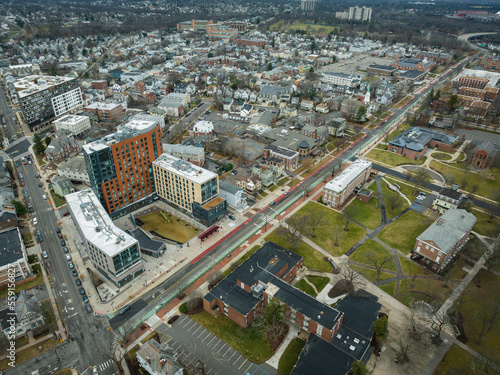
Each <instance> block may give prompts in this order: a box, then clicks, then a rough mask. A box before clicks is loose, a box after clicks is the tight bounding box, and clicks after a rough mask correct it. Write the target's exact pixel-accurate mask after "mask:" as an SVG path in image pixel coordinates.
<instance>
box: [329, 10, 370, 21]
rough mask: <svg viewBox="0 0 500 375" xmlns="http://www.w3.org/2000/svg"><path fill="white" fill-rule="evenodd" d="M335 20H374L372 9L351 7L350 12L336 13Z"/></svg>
mask: <svg viewBox="0 0 500 375" xmlns="http://www.w3.org/2000/svg"><path fill="white" fill-rule="evenodd" d="M335 18H340V19H342V20H349V21H362V22H364V21H371V19H372V8H367V7H362V8H360V7H358V6H355V7H350V8H349V11H345V12H336V13H335Z"/></svg>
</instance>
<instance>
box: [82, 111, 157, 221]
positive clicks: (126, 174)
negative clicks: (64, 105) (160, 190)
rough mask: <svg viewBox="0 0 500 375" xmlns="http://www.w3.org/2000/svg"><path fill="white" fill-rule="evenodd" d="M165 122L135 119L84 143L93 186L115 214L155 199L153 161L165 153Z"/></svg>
mask: <svg viewBox="0 0 500 375" xmlns="http://www.w3.org/2000/svg"><path fill="white" fill-rule="evenodd" d="M161 152H162V145H161V124H160V123H159V122H158V121H148V120H142V121H141V120H133V121H130V122H128V123H126V124H124V125H120V126H119V127H118V128H117V131H116V132H115V133H113V134H110V135H107V136H105V137H103V138H101V139H99V140H97V141H94V142H92V143H89V144H86V145H84V146H83V156H84V158H85V164H86V165H87V171H88V174H89V179H90V186H91V187H92V190H93V191H94V193H95V195H96V196H97V198H98V199H99V202H100V203H101V204H102V205H103V206H104V208H105V209H106V211H107V212H108V213H109V214H110V215H111V216H113V217H117V216H121V215H122V214H125V213H127V212H129V210H133V209H134V208H135V207H138V206H139V205H140V204H141V203H144V202H148V201H149V200H148V199H147V198H151V199H152V196H151V195H152V194H153V193H154V191H155V189H154V181H153V170H152V166H151V164H152V162H153V161H154V160H155V159H156V158H157V157H158V156H159V155H160V154H161Z"/></svg>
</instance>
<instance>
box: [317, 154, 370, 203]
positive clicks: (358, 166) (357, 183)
mask: <svg viewBox="0 0 500 375" xmlns="http://www.w3.org/2000/svg"><path fill="white" fill-rule="evenodd" d="M371 169H372V163H371V162H369V161H366V160H361V159H357V160H356V161H355V162H354V163H352V164H351V165H350V166H348V167H347V168H346V169H344V170H343V171H342V172H341V173H340V174H339V175H338V176H336V177H335V178H334V179H333V180H331V181H329V182H328V183H327V184H326V185H325V186H324V187H323V192H324V195H323V202H325V203H326V204H328V205H329V206H332V207H340V206H341V205H342V204H343V203H344V202H345V201H346V200H347V198H349V197H350V196H351V194H352V192H353V191H354V188H356V187H361V186H362V185H363V184H364V183H365V182H366V181H367V180H368V178H369V177H370V171H371Z"/></svg>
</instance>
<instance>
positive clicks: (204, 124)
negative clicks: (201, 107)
mask: <svg viewBox="0 0 500 375" xmlns="http://www.w3.org/2000/svg"><path fill="white" fill-rule="evenodd" d="M213 130H214V124H213V123H212V121H205V120H201V121H198V122H196V123H195V124H194V125H193V131H195V132H201V133H210V132H211V131H213Z"/></svg>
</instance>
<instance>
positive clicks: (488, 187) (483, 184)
mask: <svg viewBox="0 0 500 375" xmlns="http://www.w3.org/2000/svg"><path fill="white" fill-rule="evenodd" d="M453 165H454V166H456V167H457V168H453V167H451V166H449V165H446V164H444V163H440V162H438V161H435V160H433V161H431V163H430V167H431V168H432V169H434V170H435V171H437V172H439V173H441V174H442V175H452V176H453V177H455V181H456V183H457V184H459V185H460V188H462V189H463V190H465V191H472V190H473V187H474V186H477V192H476V194H477V195H480V196H483V197H487V198H494V192H495V190H498V181H499V180H500V168H490V169H489V170H488V171H484V172H483V173H484V174H483V175H481V174H478V173H473V172H470V171H469V172H467V174H466V175H465V185H464V183H463V180H464V172H465V170H464V169H458V168H462V167H463V163H462V164H461V163H456V164H453ZM490 175H493V176H494V179H490V178H488V177H489V176H490Z"/></svg>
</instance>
